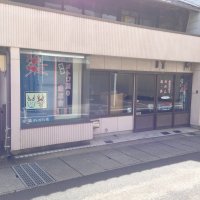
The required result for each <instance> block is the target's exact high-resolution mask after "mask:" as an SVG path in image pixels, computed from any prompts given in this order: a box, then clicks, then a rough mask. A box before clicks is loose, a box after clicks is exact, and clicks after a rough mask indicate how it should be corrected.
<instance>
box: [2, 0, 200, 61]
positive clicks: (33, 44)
mask: <svg viewBox="0 0 200 200" xmlns="http://www.w3.org/2000/svg"><path fill="white" fill-rule="evenodd" d="M0 30H1V33H0V46H13V47H21V48H30V49H40V50H42V49H43V50H52V51H61V52H74V53H86V54H96V55H108V56H120V57H133V58H145V59H161V60H174V61H191V62H200V57H199V52H200V38H198V37H194V36H187V35H182V34H175V33H168V32H163V31H156V30H150V29H144V28H139V27H131V26H125V25H120V24H115V23H109V22H104V21H100V20H99V21H98V20H93V19H87V18H81V17H76V16H69V15H66V14H60V13H53V12H48V11H43V10H37V9H33V8H25V7H19V6H14V5H7V4H4V3H0Z"/></svg>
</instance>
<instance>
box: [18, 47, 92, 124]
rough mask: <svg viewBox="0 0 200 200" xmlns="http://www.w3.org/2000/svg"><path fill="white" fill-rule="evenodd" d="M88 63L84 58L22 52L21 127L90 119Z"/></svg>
mask: <svg viewBox="0 0 200 200" xmlns="http://www.w3.org/2000/svg"><path fill="white" fill-rule="evenodd" d="M85 63H86V62H85V58H84V56H78V55H77V56H75V55H65V54H52V53H47V52H33V51H21V56H20V67H21V124H22V127H23V126H25V125H27V124H29V125H30V124H45V123H52V122H55V121H63V120H65V121H66V120H67V121H69V120H72V121H73V120H75V121H76V119H83V118H85V117H88V109H86V107H87V100H86V98H85V97H84V95H88V94H87V91H84V93H83V92H82V87H83V85H84V81H83V80H86V78H85V77H83V74H86V73H84V72H85V71H86V67H85V65H86V64H85ZM85 76H86V75H85Z"/></svg>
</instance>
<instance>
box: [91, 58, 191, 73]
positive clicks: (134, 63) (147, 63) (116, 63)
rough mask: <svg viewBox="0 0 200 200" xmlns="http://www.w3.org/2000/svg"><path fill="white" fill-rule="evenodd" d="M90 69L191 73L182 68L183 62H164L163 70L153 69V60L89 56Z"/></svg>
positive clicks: (188, 69) (189, 70) (159, 68)
mask: <svg viewBox="0 0 200 200" xmlns="http://www.w3.org/2000/svg"><path fill="white" fill-rule="evenodd" d="M89 62H90V69H101V70H128V71H147V72H182V73H192V68H187V69H185V68H184V62H176V61H166V62H165V67H164V69H161V67H160V66H159V67H158V68H156V67H155V65H156V64H155V60H145V59H135V58H117V57H109V56H90V57H89Z"/></svg>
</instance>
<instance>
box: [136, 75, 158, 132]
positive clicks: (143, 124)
mask: <svg viewBox="0 0 200 200" xmlns="http://www.w3.org/2000/svg"><path fill="white" fill-rule="evenodd" d="M155 97H156V77H155V76H154V75H149V74H137V75H136V98H135V117H134V119H135V123H134V126H135V131H145V130H153V129H154V128H155V100H156V98H155Z"/></svg>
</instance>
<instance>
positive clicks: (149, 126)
mask: <svg viewBox="0 0 200 200" xmlns="http://www.w3.org/2000/svg"><path fill="white" fill-rule="evenodd" d="M153 128H154V115H141V116H135V131H144V130H153Z"/></svg>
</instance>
